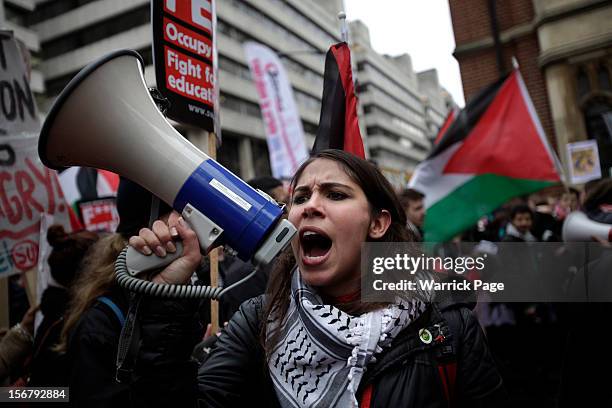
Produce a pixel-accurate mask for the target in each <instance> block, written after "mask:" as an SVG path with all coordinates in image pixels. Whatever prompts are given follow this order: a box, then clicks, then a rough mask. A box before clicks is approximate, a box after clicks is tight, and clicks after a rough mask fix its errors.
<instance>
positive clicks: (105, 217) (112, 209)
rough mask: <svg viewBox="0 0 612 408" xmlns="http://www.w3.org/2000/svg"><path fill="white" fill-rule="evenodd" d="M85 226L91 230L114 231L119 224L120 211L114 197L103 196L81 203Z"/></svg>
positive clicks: (80, 207)
mask: <svg viewBox="0 0 612 408" xmlns="http://www.w3.org/2000/svg"><path fill="white" fill-rule="evenodd" d="M79 210H80V212H81V218H82V219H83V224H84V225H85V228H86V229H87V230H89V231H105V232H114V231H115V229H116V228H117V226H118V225H119V213H118V212H117V204H116V201H115V199H114V198H102V199H98V200H92V201H82V202H80V203H79Z"/></svg>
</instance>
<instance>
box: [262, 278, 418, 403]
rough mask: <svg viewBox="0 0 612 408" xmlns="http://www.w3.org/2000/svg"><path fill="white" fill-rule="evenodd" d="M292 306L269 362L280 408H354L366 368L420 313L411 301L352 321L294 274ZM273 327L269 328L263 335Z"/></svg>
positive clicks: (269, 323) (415, 301)
mask: <svg viewBox="0 0 612 408" xmlns="http://www.w3.org/2000/svg"><path fill="white" fill-rule="evenodd" d="M291 292H292V294H291V302H290V305H289V310H288V312H287V318H286V320H285V322H284V324H283V327H282V328H281V336H280V340H279V342H278V344H277V345H276V347H275V349H274V350H273V352H272V354H271V358H270V359H269V362H268V367H269V369H270V374H271V377H272V381H273V383H274V388H275V391H276V394H277V396H278V398H279V401H280V403H281V406H282V407H284V408H285V407H321V408H323V407H325V408H327V407H357V406H358V402H357V398H356V396H355V394H356V392H357V389H358V387H359V382H360V381H361V378H362V376H363V373H364V371H365V369H366V366H367V365H368V363H370V362H374V361H375V357H374V356H375V355H376V354H377V353H380V352H381V351H382V350H383V348H385V347H388V346H389V345H390V344H391V342H392V341H393V339H394V338H395V337H396V336H397V334H399V333H400V332H401V331H402V330H403V329H404V328H405V327H407V326H408V325H409V324H410V323H412V322H413V321H414V320H415V319H416V318H417V317H419V316H420V315H421V314H422V312H423V311H424V310H425V307H426V305H425V303H423V302H422V301H420V300H417V299H414V300H412V301H404V300H402V301H398V302H396V303H395V304H391V305H389V306H388V307H386V308H383V309H380V310H376V311H373V312H368V313H365V314H363V315H361V316H351V315H349V314H347V313H345V312H343V311H341V310H340V309H338V308H336V307H334V306H331V305H325V304H323V302H322V300H321V298H320V297H319V296H318V295H317V294H316V293H315V292H314V290H313V289H312V288H310V287H309V286H307V285H306V284H305V283H304V282H303V281H302V280H301V277H300V273H299V271H298V270H297V269H296V270H294V272H293V276H292V283H291ZM276 324H278V323H277V322H275V321H272V322H268V330H267V332H268V333H271V330H272V329H274V328H275V325H276Z"/></svg>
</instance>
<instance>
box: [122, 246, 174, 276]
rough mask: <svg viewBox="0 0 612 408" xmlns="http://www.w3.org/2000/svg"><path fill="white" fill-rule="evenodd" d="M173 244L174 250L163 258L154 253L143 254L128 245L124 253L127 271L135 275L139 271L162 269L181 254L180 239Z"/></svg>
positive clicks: (138, 273)
mask: <svg viewBox="0 0 612 408" xmlns="http://www.w3.org/2000/svg"><path fill="white" fill-rule="evenodd" d="M174 245H175V246H176V252H174V253H168V254H167V255H166V256H164V257H163V258H162V257H159V256H157V255H155V254H151V255H144V254H141V253H140V252H138V251H137V250H135V249H134V248H133V247H131V246H130V247H128V249H127V254H126V265H127V270H128V273H129V274H130V275H131V276H137V275H140V274H141V273H144V272H150V271H154V270H156V269H162V268H164V267H166V266H168V265H170V264H171V263H172V262H173V261H174V260H176V259H178V258H180V257H181V256H182V255H183V244H182V243H181V241H177V242H175V243H174Z"/></svg>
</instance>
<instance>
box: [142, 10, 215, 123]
mask: <svg viewBox="0 0 612 408" xmlns="http://www.w3.org/2000/svg"><path fill="white" fill-rule="evenodd" d="M151 7H152V8H153V13H152V14H153V21H152V25H153V56H154V63H155V76H156V79H157V87H158V89H159V90H160V92H161V93H162V94H163V95H164V96H165V97H166V98H167V99H168V100H169V101H170V107H169V108H168V111H167V112H166V115H167V116H168V117H170V118H172V119H174V120H176V121H178V122H183V123H187V124H190V125H194V126H197V127H200V128H203V129H205V130H207V131H210V132H213V131H215V126H214V125H215V105H216V101H217V99H218V98H217V93H218V92H217V89H216V87H215V76H216V61H215V59H216V58H215V46H214V44H215V41H214V31H215V18H214V2H213V0H153V1H152V2H151Z"/></svg>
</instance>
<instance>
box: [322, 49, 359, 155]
mask: <svg viewBox="0 0 612 408" xmlns="http://www.w3.org/2000/svg"><path fill="white" fill-rule="evenodd" d="M325 149H340V150H344V151H347V152H350V153H353V154H354V155H356V156H359V157H361V158H362V159H365V153H364V149H363V141H362V139H361V132H360V131H359V122H358V120H357V97H356V96H355V88H354V86H353V73H352V71H351V50H350V49H349V47H348V45H347V44H346V43H344V42H342V43H338V44H335V45H332V46H331V47H330V49H329V51H327V56H326V57H325V73H324V75H323V99H322V101H321V117H320V119H319V128H318V129H317V136H316V138H315V142H314V146H313V148H312V152H313V153H316V152H318V151H321V150H325Z"/></svg>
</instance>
